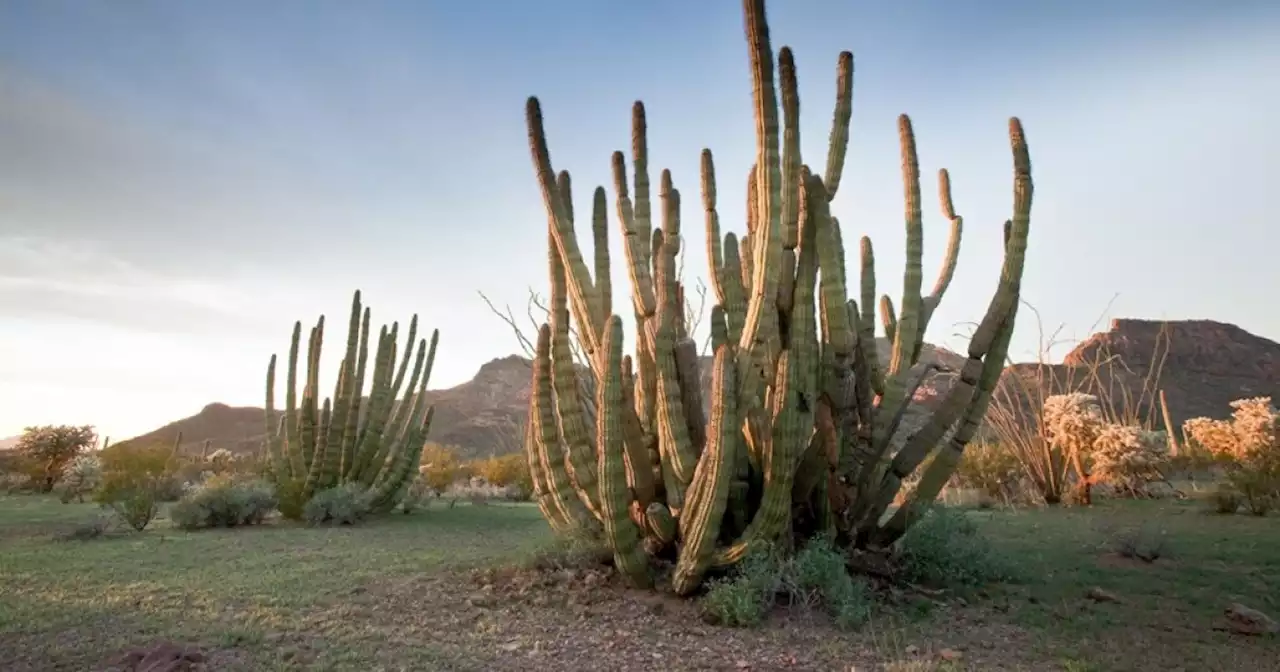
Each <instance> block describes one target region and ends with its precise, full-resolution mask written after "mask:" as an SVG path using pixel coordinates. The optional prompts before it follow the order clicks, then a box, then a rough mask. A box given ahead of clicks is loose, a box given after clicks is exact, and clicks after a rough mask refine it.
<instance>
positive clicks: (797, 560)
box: [783, 537, 872, 628]
mask: <svg viewBox="0 0 1280 672" xmlns="http://www.w3.org/2000/svg"><path fill="white" fill-rule="evenodd" d="M787 570H788V571H785V572H784V573H783V588H784V590H785V591H786V593H787V594H788V595H789V596H790V597H791V600H792V601H793V602H799V603H801V604H804V605H806V606H814V605H817V604H821V605H823V606H825V607H826V609H827V611H829V612H830V613H831V615H832V617H833V618H835V621H836V625H838V626H840V627H842V628H852V627H857V626H860V625H862V624H863V623H866V622H867V621H868V620H870V618H871V605H872V599H871V598H872V595H871V589H870V586H868V585H867V583H866V582H865V581H862V580H860V579H859V578H857V577H854V576H852V575H850V574H849V570H848V567H847V566H846V564H845V560H844V556H843V555H841V554H840V552H839V551H838V550H836V548H835V547H834V546H832V544H831V542H830V540H828V539H826V538H825V537H823V538H818V539H815V540H813V541H811V542H810V543H809V544H808V545H806V546H805V547H804V548H803V549H801V550H800V552H799V553H798V554H796V556H795V557H794V558H792V559H791V561H790V566H789V567H788V568H787Z"/></svg>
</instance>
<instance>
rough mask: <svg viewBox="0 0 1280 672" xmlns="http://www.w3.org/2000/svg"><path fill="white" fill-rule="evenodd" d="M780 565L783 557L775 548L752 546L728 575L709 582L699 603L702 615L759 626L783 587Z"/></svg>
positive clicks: (721, 621) (731, 623)
mask: <svg viewBox="0 0 1280 672" xmlns="http://www.w3.org/2000/svg"><path fill="white" fill-rule="evenodd" d="M781 566H782V556H781V554H779V553H778V552H777V551H776V550H775V549H772V548H768V547H765V546H759V547H757V548H755V549H752V551H751V552H750V553H748V554H747V556H746V557H745V558H743V559H742V562H740V563H738V566H737V567H736V568H735V570H734V572H733V573H732V574H731V575H729V576H728V577H725V578H722V579H716V580H714V581H711V582H710V587H709V588H708V590H707V594H706V596H705V597H703V598H702V602H701V607H702V613H703V617H704V618H705V619H706V620H708V621H711V622H712V623H716V624H719V625H727V626H729V627H749V626H753V625H759V624H760V623H762V622H763V621H764V619H765V617H766V616H768V615H769V611H770V610H771V609H773V606H774V604H775V603H776V600H777V596H778V591H779V590H780V589H781V588H782V569H781Z"/></svg>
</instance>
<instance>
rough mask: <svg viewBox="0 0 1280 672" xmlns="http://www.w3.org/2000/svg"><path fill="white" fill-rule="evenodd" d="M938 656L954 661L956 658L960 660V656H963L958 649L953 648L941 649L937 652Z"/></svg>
mask: <svg viewBox="0 0 1280 672" xmlns="http://www.w3.org/2000/svg"><path fill="white" fill-rule="evenodd" d="M938 657H940V658H942V659H943V660H947V661H951V662H955V661H957V660H960V659H961V658H964V654H963V653H960V652H959V651H956V650H955V649H942V650H941V651H939V652H938Z"/></svg>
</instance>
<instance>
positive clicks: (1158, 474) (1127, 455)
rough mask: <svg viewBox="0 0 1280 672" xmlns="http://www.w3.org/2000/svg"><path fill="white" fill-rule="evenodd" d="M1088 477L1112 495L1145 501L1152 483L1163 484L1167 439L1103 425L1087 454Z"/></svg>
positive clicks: (1158, 434) (1159, 434)
mask: <svg viewBox="0 0 1280 672" xmlns="http://www.w3.org/2000/svg"><path fill="white" fill-rule="evenodd" d="M1090 458H1091V460H1092V465H1093V469H1092V472H1091V476H1092V477H1093V478H1094V480H1095V481H1096V482H1098V483H1105V484H1107V485H1109V486H1111V487H1112V488H1114V489H1115V492H1116V494H1120V495H1125V496H1130V497H1147V496H1151V495H1152V494H1154V493H1153V492H1152V491H1151V490H1150V486H1151V485H1152V484H1153V483H1164V482H1165V476H1164V468H1165V467H1166V465H1167V464H1168V461H1169V439H1168V435H1166V434H1165V433H1164V432H1158V431H1151V430H1147V429H1143V428H1141V427H1131V426H1125V425H1116V424H1110V423H1108V424H1104V425H1103V426H1102V429H1101V430H1100V431H1099V432H1098V435H1097V437H1096V438H1095V439H1094V442H1093V449H1092V452H1091V454H1090Z"/></svg>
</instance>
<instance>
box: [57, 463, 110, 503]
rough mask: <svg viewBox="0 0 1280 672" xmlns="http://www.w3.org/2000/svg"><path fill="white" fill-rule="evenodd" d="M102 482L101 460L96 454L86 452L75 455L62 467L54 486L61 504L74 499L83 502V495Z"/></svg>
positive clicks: (89, 492)
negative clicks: (59, 477)
mask: <svg viewBox="0 0 1280 672" xmlns="http://www.w3.org/2000/svg"><path fill="white" fill-rule="evenodd" d="M101 483H102V460H101V459H99V458H98V456H97V455H94V454H92V453H87V454H83V455H77V456H76V457H75V459H73V460H71V461H70V462H68V463H67V466H65V467H63V469H62V478H61V479H60V480H59V481H58V484H57V485H56V486H54V490H55V491H56V492H57V493H58V498H59V499H60V500H62V503H63V504H66V503H68V502H70V501H71V500H73V499H74V500H76V501H77V502H83V501H84V496H85V495H88V494H91V493H92V492H93V491H94V490H96V489H97V488H98V486H99V485H101Z"/></svg>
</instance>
